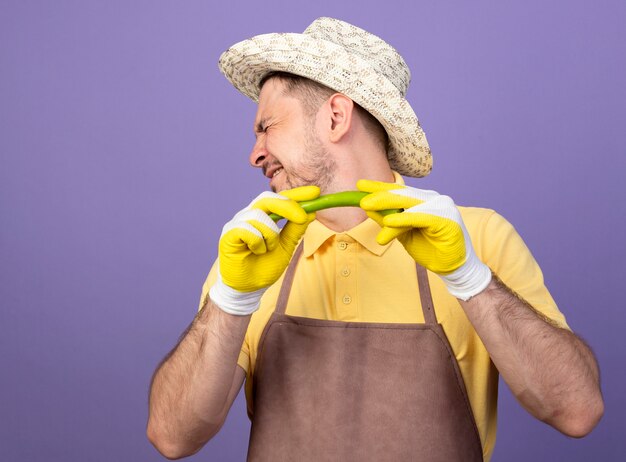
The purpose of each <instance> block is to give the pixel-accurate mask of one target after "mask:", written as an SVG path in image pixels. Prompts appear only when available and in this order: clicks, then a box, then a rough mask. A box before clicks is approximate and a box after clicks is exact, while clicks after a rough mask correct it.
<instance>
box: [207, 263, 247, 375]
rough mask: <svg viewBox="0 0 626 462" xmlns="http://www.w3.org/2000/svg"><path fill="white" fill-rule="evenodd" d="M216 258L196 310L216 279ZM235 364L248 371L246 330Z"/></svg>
mask: <svg viewBox="0 0 626 462" xmlns="http://www.w3.org/2000/svg"><path fill="white" fill-rule="evenodd" d="M217 271H218V270H217V260H215V263H213V266H212V267H211V271H209V275H208V276H207V278H206V280H205V281H204V284H203V285H202V291H201V293H200V304H199V306H198V311H200V310H201V309H202V307H203V306H204V305H205V304H206V301H207V298H208V297H209V290H210V289H211V287H212V286H213V284H215V281H217ZM237 364H238V365H239V366H240V367H241V368H242V369H243V370H244V371H246V374H247V373H248V370H249V369H250V347H249V344H248V333H247V332H246V336H245V337H244V340H243V344H242V345H241V351H240V352H239V358H238V359H237Z"/></svg>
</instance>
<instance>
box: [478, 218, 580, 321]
mask: <svg viewBox="0 0 626 462" xmlns="http://www.w3.org/2000/svg"><path fill="white" fill-rule="evenodd" d="M478 227H479V228H480V229H479V233H478V236H477V239H476V240H475V241H474V237H472V240H473V244H474V249H475V250H476V253H477V254H478V257H479V258H480V259H481V260H482V261H483V262H484V263H485V264H487V266H489V267H490V268H491V270H492V271H493V272H494V273H495V274H496V275H497V276H498V277H499V278H500V279H501V280H502V282H504V283H505V284H506V285H507V286H508V287H509V288H511V289H512V290H514V291H515V292H516V293H517V294H518V295H519V296H520V297H522V298H523V299H524V300H525V301H526V302H528V303H529V304H530V305H531V306H532V307H533V308H534V309H535V310H537V311H538V312H540V313H541V314H543V315H544V316H546V317H547V318H548V319H549V320H551V321H552V322H553V323H554V324H555V325H557V326H558V327H562V328H565V329H569V326H568V325H567V322H566V320H565V316H564V315H563V313H561V312H560V311H559V308H558V307H557V305H556V303H555V301H554V299H553V298H552V295H550V292H549V291H548V289H547V287H546V286H545V283H544V278H543V273H542V271H541V268H540V267H539V265H538V263H537V261H536V260H535V258H534V257H533V255H532V253H531V252H530V250H529V249H528V247H527V246H526V244H525V243H524V241H523V240H522V238H521V236H520V235H519V234H518V233H517V231H516V230H515V228H514V227H513V225H511V223H509V222H508V221H507V220H506V219H505V218H504V217H502V216H501V215H499V214H498V213H496V212H494V211H493V210H490V211H489V212H488V213H487V214H486V215H485V214H483V217H482V219H481V220H480V225H479V226H478Z"/></svg>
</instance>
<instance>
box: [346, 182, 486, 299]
mask: <svg viewBox="0 0 626 462" xmlns="http://www.w3.org/2000/svg"><path fill="white" fill-rule="evenodd" d="M357 188H358V189H359V190H361V191H364V192H368V193H371V194H369V195H368V196H366V197H364V198H363V199H362V200H361V203H360V205H361V208H362V209H364V210H365V211H366V212H367V215H368V216H369V217H370V218H372V219H373V220H375V221H376V222H377V223H378V224H379V225H380V226H381V228H382V230H381V231H380V233H379V234H378V236H377V237H376V241H377V242H378V243H379V244H381V245H385V244H387V243H389V242H391V241H392V240H393V239H398V241H400V242H401V243H402V245H403V246H404V248H405V249H406V250H407V252H408V253H409V254H410V255H411V256H412V257H413V259H414V260H415V261H416V262H417V263H419V264H420V265H422V266H423V267H425V268H426V269H428V270H430V271H432V272H433V273H436V274H437V275H439V276H440V277H441V278H442V279H443V281H444V282H445V283H446V286H447V287H448V291H449V292H450V293H451V294H452V295H454V296H455V297H457V298H459V299H461V300H467V299H469V298H470V297H472V296H473V295H476V294H477V293H479V292H481V291H482V290H483V289H484V288H485V287H487V285H488V284H489V281H491V270H490V269H489V267H488V266H487V265H485V264H484V263H483V262H481V261H480V260H479V259H478V257H477V256H476V254H475V252H474V249H473V247H472V241H471V239H470V237H469V234H468V233H467V229H466V228H465V225H464V223H463V219H462V218H461V213H460V212H459V210H458V209H457V208H456V205H454V202H453V201H452V199H451V198H450V197H448V196H442V195H440V194H439V193H437V192H435V191H427V190H422V189H417V188H411V187H409V186H403V185H398V184H395V183H383V182H380V181H372V180H360V181H359V182H358V183H357ZM394 208H402V209H405V210H404V212H402V213H396V214H391V215H387V216H385V217H383V216H382V215H381V214H380V213H378V211H379V210H386V209H394Z"/></svg>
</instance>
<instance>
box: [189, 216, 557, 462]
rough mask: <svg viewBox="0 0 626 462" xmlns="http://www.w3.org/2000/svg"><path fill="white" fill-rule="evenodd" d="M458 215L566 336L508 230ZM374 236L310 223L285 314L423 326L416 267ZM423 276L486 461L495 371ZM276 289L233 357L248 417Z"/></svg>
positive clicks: (365, 227) (441, 290)
mask: <svg viewBox="0 0 626 462" xmlns="http://www.w3.org/2000/svg"><path fill="white" fill-rule="evenodd" d="M459 210H460V211H461V215H462V217H463V221H464V223H465V226H466V228H467V230H468V232H469V234H470V236H471V238H472V242H473V245H474V249H475V251H476V253H477V255H478V257H479V258H480V259H481V260H482V261H483V262H485V263H486V264H487V265H488V266H489V267H490V268H491V269H492V270H493V271H494V272H495V273H496V274H498V276H499V277H500V278H501V279H502V280H503V281H504V282H505V283H506V284H507V285H508V286H509V287H510V288H512V289H513V290H515V291H516V292H517V293H518V294H519V295H521V296H522V297H523V298H524V299H525V300H526V301H527V302H528V303H530V304H531V305H532V306H533V307H534V308H535V309H536V310H538V311H540V312H541V313H543V314H544V315H545V316H547V317H548V318H550V319H552V320H553V321H554V322H555V323H556V324H557V325H559V326H561V327H565V328H567V324H566V322H565V318H564V316H563V315H562V314H561V313H560V312H559V310H558V308H557V306H556V304H555V302H554V300H553V299H552V297H551V296H550V293H549V292H548V290H547V289H546V287H545V285H544V282H543V275H542V273H541V269H540V268H539V266H538V265H537V263H536V261H535V260H534V258H533V257H532V255H531V253H530V252H529V250H528V248H527V247H526V245H525V244H524V242H523V241H522V239H521V237H520V236H519V235H518V234H517V232H516V231H515V229H514V228H513V226H511V225H510V224H509V223H508V222H507V221H506V220H505V219H504V218H502V217H501V216H500V215H498V214H497V213H495V212H494V211H493V210H488V209H479V208H465V207H459ZM379 230H380V228H379V226H378V225H377V224H376V223H375V222H374V221H372V220H370V219H367V220H366V221H364V222H363V223H361V224H359V225H358V226H356V227H355V228H353V229H351V230H349V231H347V232H344V233H335V232H334V231H332V230H330V229H328V228H326V227H325V226H324V225H322V224H321V223H320V222H318V221H314V222H313V223H311V224H310V225H309V227H308V229H307V231H306V233H305V235H304V252H303V255H302V258H301V259H300V262H299V263H298V267H297V270H296V274H295V279H294V283H293V289H292V291H291V295H290V298H289V302H288V304H287V310H286V314H288V315H294V316H302V317H308V318H316V319H326V320H337V321H353V322H394V323H423V322H424V317H423V313H422V311H421V306H420V299H419V295H418V286H417V276H416V271H415V262H414V261H413V259H412V258H411V257H410V256H409V255H408V254H407V253H406V251H405V250H404V248H403V247H402V244H400V243H399V242H398V241H395V240H394V241H392V242H391V243H389V244H387V245H386V246H381V245H378V244H377V243H376V234H377V233H378V231H379ZM428 276H429V282H430V287H431V291H432V298H433V303H434V306H435V311H436V314H437V319H438V321H439V322H440V323H441V325H442V326H443V330H444V331H445V333H446V335H447V337H448V340H449V341H450V345H451V347H452V350H453V351H454V353H455V356H456V360H457V362H458V364H459V368H460V370H461V374H462V375H463V379H464V381H465V385H466V388H467V393H468V396H469V400H470V403H471V406H472V410H473V413H474V417H475V419H476V424H477V426H478V430H479V433H480V437H481V441H482V445H483V451H484V456H485V460H489V458H490V457H491V453H492V451H493V447H494V444H495V437H496V405H497V395H498V371H497V370H496V368H495V367H494V366H493V364H492V362H491V360H490V358H489V354H488V353H487V350H486V349H485V347H484V345H483V343H482V341H481V340H480V338H479V337H478V335H477V334H476V332H475V331H474V328H473V327H472V325H471V324H470V322H469V321H468V319H467V317H466V316H465V313H464V312H463V310H462V309H461V306H460V305H459V303H458V301H457V299H456V298H454V297H453V296H452V295H450V294H449V293H448V291H447V289H446V287H445V285H444V284H443V282H442V281H441V279H440V278H439V277H438V276H437V275H435V274H432V273H430V272H429V273H428ZM215 278H216V265H214V267H213V269H212V270H211V273H210V274H209V277H208V278H207V281H206V282H205V284H204V287H203V291H202V296H201V303H200V305H201V306H202V305H204V301H205V299H206V296H207V294H208V290H209V288H210V287H211V285H212V284H213V283H214V281H215ZM281 284H282V277H281V279H279V280H278V281H277V282H276V283H275V284H274V285H272V286H271V287H270V288H269V289H268V290H267V292H265V294H264V295H263V298H262V300H261V306H260V308H259V310H258V311H257V312H255V313H254V314H253V316H252V319H251V321H250V325H249V327H248V331H247V333H246V336H245V340H244V343H243V346H242V348H241V353H240V355H239V361H238V364H239V366H241V367H242V368H243V369H244V370H245V371H246V373H247V380H246V397H247V401H248V409H249V410H250V409H251V390H252V377H253V374H254V367H255V363H256V360H257V355H258V350H257V346H258V344H259V340H260V337H261V334H262V332H263V329H264V327H265V325H266V323H267V321H268V320H269V317H270V316H271V314H272V312H273V310H274V307H275V305H276V300H277V298H278V293H279V290H280V286H281Z"/></svg>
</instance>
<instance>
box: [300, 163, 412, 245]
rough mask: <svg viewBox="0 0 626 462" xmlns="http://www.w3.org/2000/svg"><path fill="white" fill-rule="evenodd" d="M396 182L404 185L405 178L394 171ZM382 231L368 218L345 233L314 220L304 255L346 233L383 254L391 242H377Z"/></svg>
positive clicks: (307, 237)
mask: <svg viewBox="0 0 626 462" xmlns="http://www.w3.org/2000/svg"><path fill="white" fill-rule="evenodd" d="M393 176H394V182H395V183H397V184H401V185H404V179H403V178H402V177H401V176H400V174H398V173H397V172H393ZM379 231H380V226H378V223H376V222H375V221H374V220H372V219H370V218H368V219H366V220H365V221H363V222H362V223H359V224H358V225H356V226H355V227H354V228H352V229H349V230H348V231H345V232H344V233H337V232H335V231H333V230H332V229H330V228H327V227H326V226H324V225H323V224H322V223H320V222H319V221H317V220H315V221H313V222H312V223H311V224H310V225H309V226H308V228H307V230H306V232H305V233H304V256H305V257H310V256H311V255H313V254H314V253H315V252H317V250H318V249H319V248H320V247H321V246H322V244H324V242H326V241H327V240H328V239H330V238H331V237H333V236H336V235H340V234H345V235H348V236H350V237H351V238H352V239H354V240H355V241H357V242H358V243H359V244H361V245H362V246H363V247H365V248H366V249H367V250H369V251H370V252H372V253H373V254H374V255H378V256H380V255H382V254H383V253H385V251H386V250H387V249H388V248H389V246H390V245H391V242H390V243H388V244H387V245H380V244H379V243H378V242H376V235H377V234H378V232H379Z"/></svg>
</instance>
